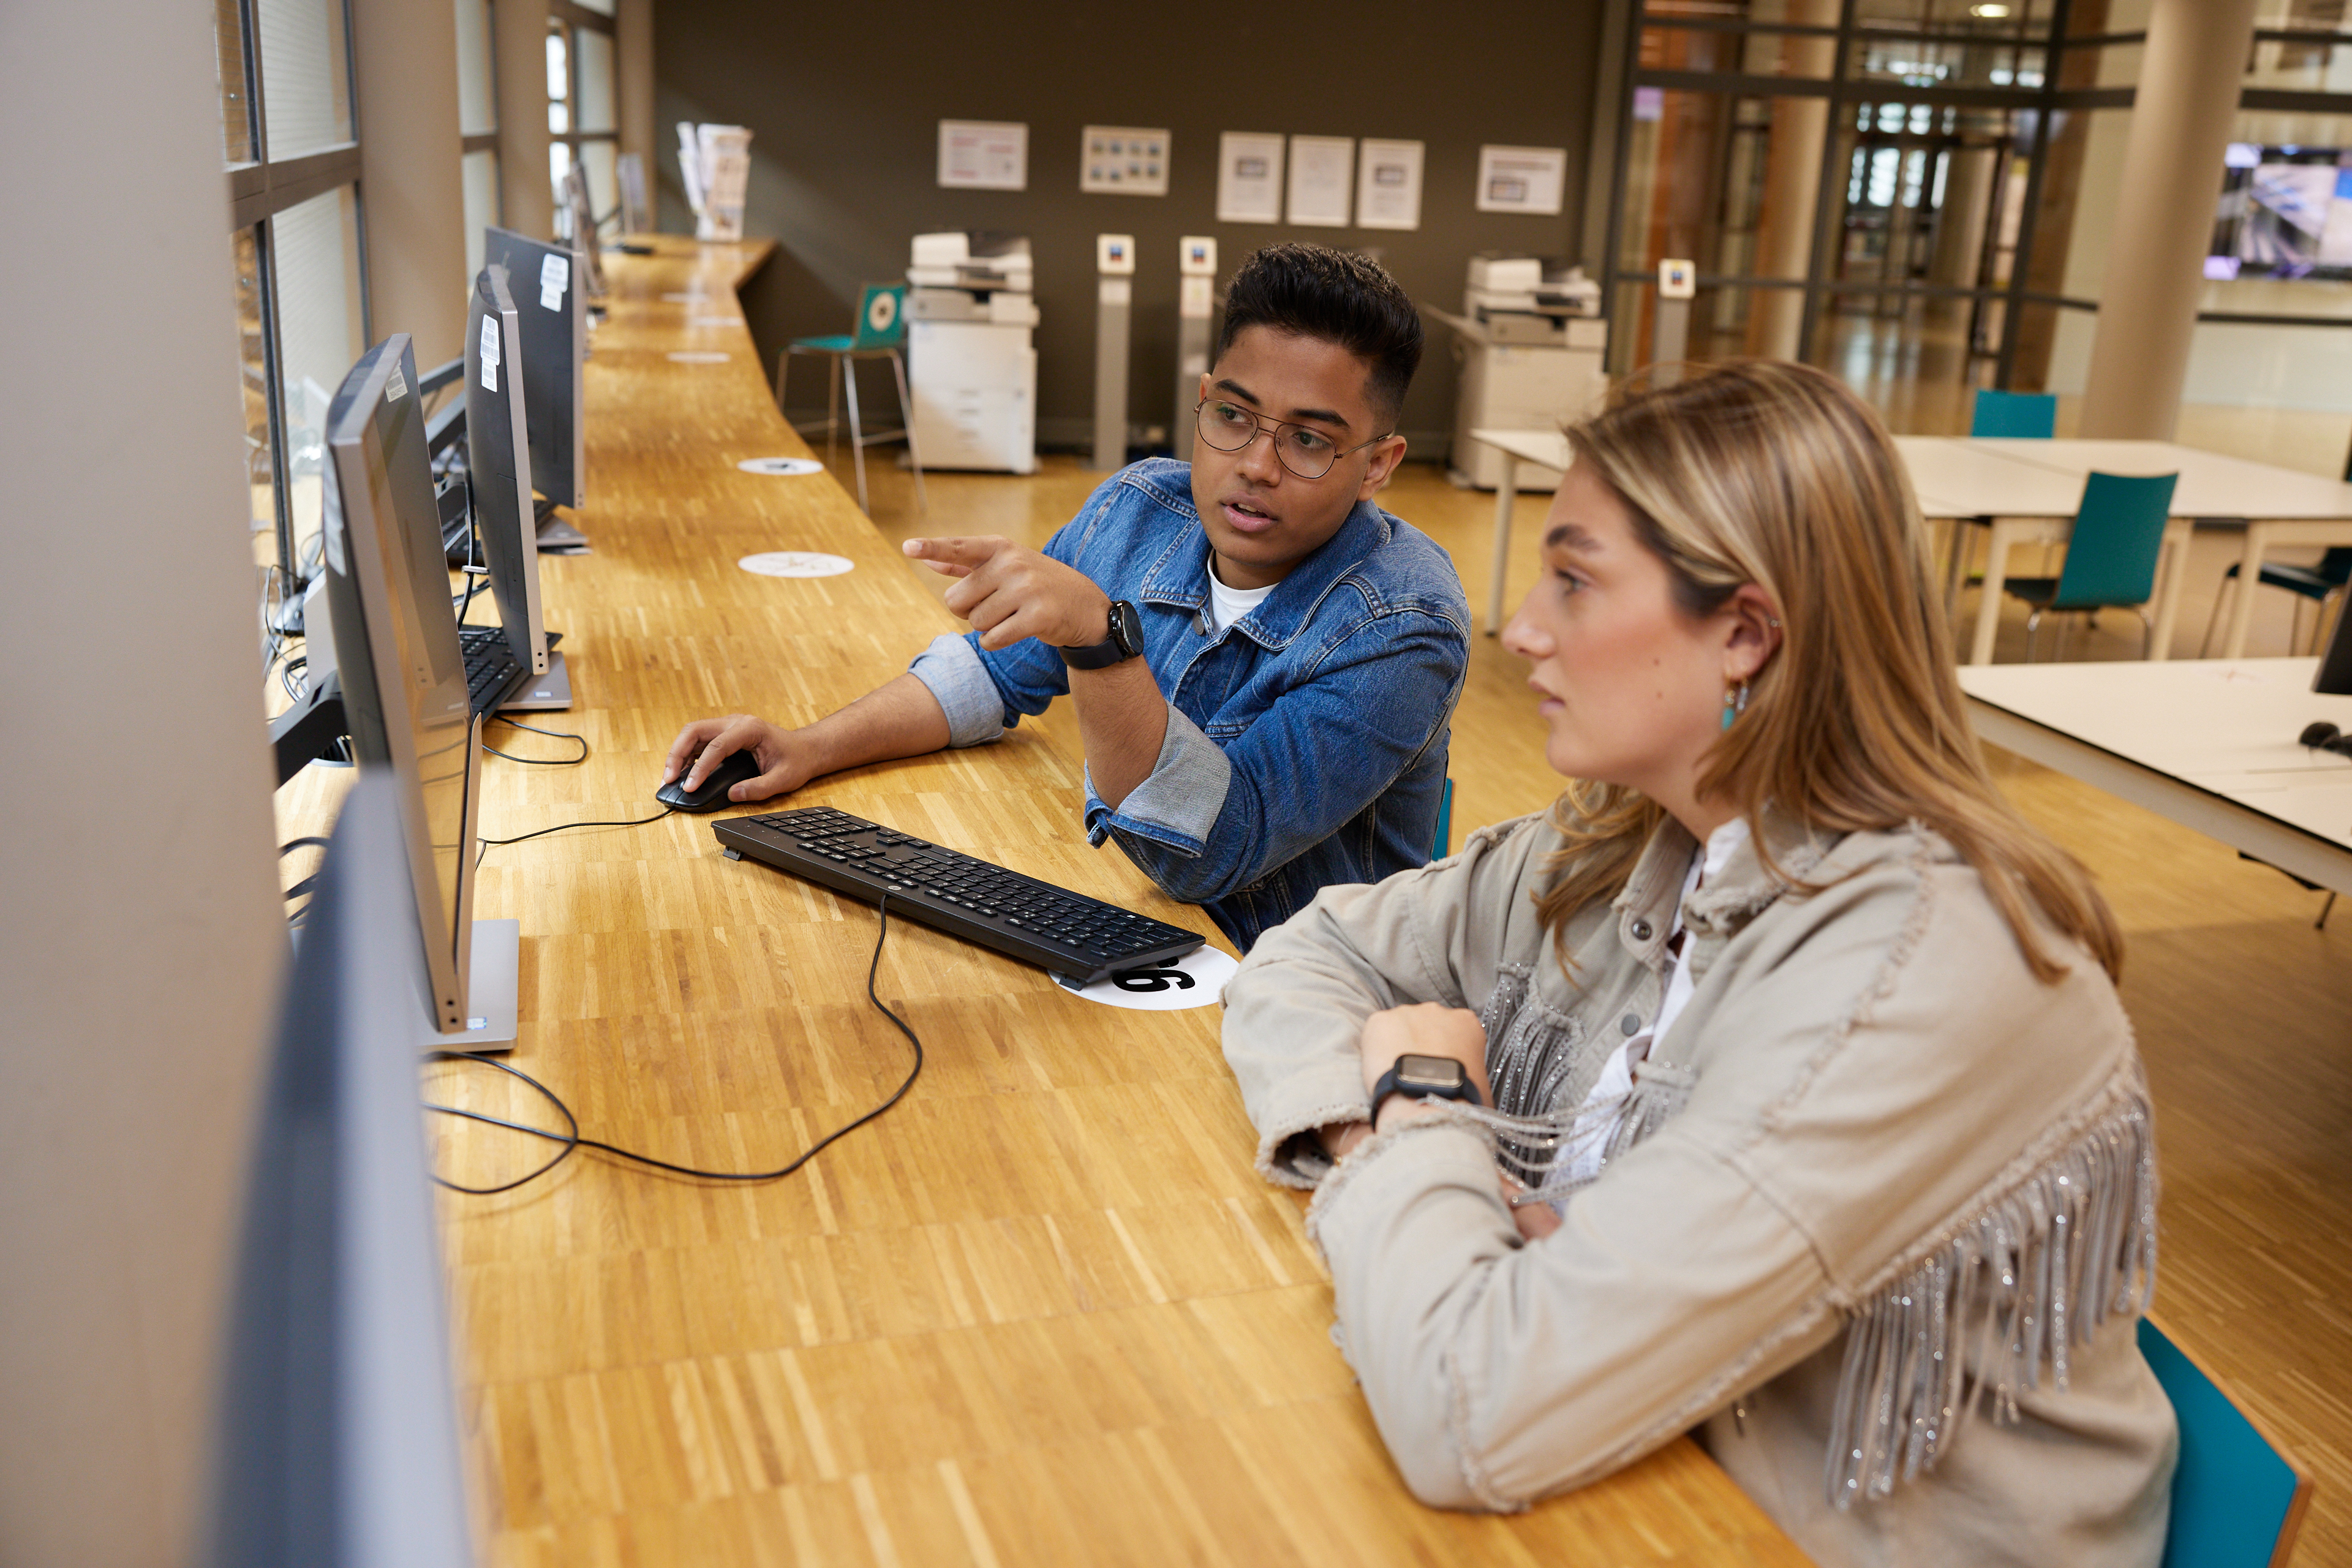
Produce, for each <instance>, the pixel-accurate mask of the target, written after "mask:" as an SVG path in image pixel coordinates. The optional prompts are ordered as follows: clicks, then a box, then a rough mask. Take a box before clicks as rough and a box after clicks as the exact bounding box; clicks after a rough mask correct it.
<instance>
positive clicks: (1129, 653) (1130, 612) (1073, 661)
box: [1059, 599, 1143, 669]
mask: <svg viewBox="0 0 2352 1568" xmlns="http://www.w3.org/2000/svg"><path fill="white" fill-rule="evenodd" d="M1059 651H1060V653H1061V655H1062V662H1063V663H1064V664H1066V665H1068V666H1069V667H1070V668H1072V669H1108V668H1110V667H1111V666H1112V665H1114V664H1121V663H1124V662H1126V661H1127V660H1128V659H1130V658H1135V657H1136V656H1137V655H1138V654H1140V653H1141V652H1142V651H1143V617H1142V616H1139V615H1137V614H1136V613H1135V606H1134V605H1130V604H1129V603H1128V602H1127V601H1126V600H1125V599H1113V600H1112V601H1111V602H1110V636H1108V637H1105V638H1103V640H1102V641H1100V642H1098V643H1096V644H1094V645H1093V646H1092V647H1066V648H1062V649H1060V650H1059Z"/></svg>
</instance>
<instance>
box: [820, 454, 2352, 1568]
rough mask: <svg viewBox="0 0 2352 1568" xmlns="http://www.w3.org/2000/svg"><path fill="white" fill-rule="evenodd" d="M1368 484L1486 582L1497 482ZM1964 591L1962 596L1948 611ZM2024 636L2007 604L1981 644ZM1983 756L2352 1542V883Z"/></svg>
mask: <svg viewBox="0 0 2352 1568" xmlns="http://www.w3.org/2000/svg"><path fill="white" fill-rule="evenodd" d="M2337 423H2339V424H2340V422H2337ZM2257 424H2258V426H2260V421H2259V418H2257ZM2214 425H2215V427H2216V428H2217V429H2221V430H2222V431H2224V432H2225V433H2226V432H2228V431H2230V430H2231V429H2233V428H2234V426H2231V424H2230V423H2229V422H2228V421H2227V420H2224V419H2221V418H2219V417H2218V416H2217V417H2216V419H2215V421H2214ZM2282 431H2284V434H2282ZM2183 434H2184V437H2189V435H2190V434H2191V433H2190V432H2189V431H2186V430H2184V432H2183ZM2258 434H2259V435H2260V438H2261V440H2262V441H2263V442H2267V443H2270V445H2267V446H2265V447H2264V451H2265V452H2266V453H2267V454H2269V455H2270V456H2271V458H2272V460H2278V461H2293V462H2294V463H2295V466H2298V467H2305V468H2312V469H2314V470H2315V471H2319V472H2326V471H2330V469H2329V464H2330V463H2331V462H2332V461H2333V460H2335V458H2334V457H2333V456H2331V454H2329V453H2328V452H2326V451H2323V450H2321V447H2323V446H2325V445H2326V444H2329V443H2333V442H2336V441H2339V440H2340V438H2341V431H2340V429H2335V428H2330V429H2329V430H2326V431H2320V430H2317V429H2316V428H2314V429H2313V430H2312V431H2310V432H2307V433H2300V434H2299V433H2298V432H2296V431H2294V430H2293V429H2290V428H2287V427H2284V426H2274V425H2273V426H2260V429H2259V430H2258ZM2216 444H2219V443H2218V442H2217V443H2216ZM2231 449H2237V448H2236V447H2231ZM2298 458H2299V459H2300V460H2297V459H2298ZM838 467H839V468H840V470H841V472H842V475H843V479H844V481H845V482H847V479H848V474H847V465H846V463H842V464H840V465H838ZM1100 478H1101V476H1100V475H1097V474H1090V473H1087V472H1086V471H1084V470H1082V469H1081V468H1078V466H1077V464H1076V460H1075V459H1071V458H1048V459H1047V460H1046V462H1045V468H1044V470H1043V471H1042V472H1041V473H1040V474H1038V475H1036V476H1035V477H1034V478H1030V479H1013V478H1010V477H1006V476H1003V475H962V474H932V475H929V500H930V511H929V517H928V518H922V517H918V516H917V515H915V510H914V495H913V489H912V484H911V481H910V480H909V479H908V477H907V476H906V475H904V474H902V473H900V472H898V471H897V470H895V469H892V468H890V467H889V466H888V462H887V458H882V457H880V456H879V455H877V457H876V460H875V461H874V462H873V463H872V464H871V465H870V466H869V469H868V479H869V483H870V484H871V485H872V487H873V500H874V507H873V510H874V515H875V521H876V522H877V525H878V526H879V527H880V528H881V529H882V531H884V532H885V533H886V534H887V535H889V536H891V537H892V538H906V537H910V536H913V535H915V534H919V533H932V532H937V533H950V532H992V533H1004V534H1008V535H1010V536H1013V537H1014V538H1019V539H1025V540H1029V541H1031V542H1043V541H1044V540H1045V537H1046V536H1047V535H1049V534H1050V533H1051V532H1052V531H1054V529H1055V528H1056V527H1058V526H1059V525H1060V524H1061V523H1062V522H1063V521H1066V520H1067V519H1068V518H1069V517H1070V515H1071V514H1072V513H1073V512H1074V511H1075V510H1076V508H1077V506H1078V503H1079V502H1080V501H1081V500H1083V499H1084V498H1085V496H1086V494H1087V491H1088V490H1089V489H1091V488H1092V486H1093V485H1094V484H1095V483H1096V482H1097V481H1098V480H1099V479H1100ZM1382 499H1383V501H1384V503H1385V504H1386V505H1388V506H1389V507H1390V508H1391V510H1394V511H1396V512H1397V513H1398V514H1399V515H1401V516H1402V517H1405V518H1407V519H1409V520H1411V521H1412V522H1414V523H1415V524H1417V525H1418V526H1420V527H1422V528H1423V529H1424V530H1425V531H1428V532H1429V533H1430V534H1431V535H1432V536H1433V537H1434V538H1435V539H1436V540H1437V541H1438V542H1440V543H1441V544H1443V545H1444V547H1445V548H1446V549H1447V550H1448V551H1450V552H1452V553H1453V556H1454V562H1455V564H1456V565H1457V566H1458V567H1459V568H1460V569H1461V571H1462V574H1463V578H1464V582H1465V585H1466V586H1467V587H1468V589H1469V592H1470V602H1471V603H1472V604H1473V605H1479V604H1483V603H1484V602H1485V599H1486V569H1485V564H1484V563H1486V560H1487V559H1488V542H1489V540H1490V539H1491V537H1492V536H1491V525H1492V520H1493V497H1492V495H1491V493H1485V492H1479V491H1465V490H1458V489H1454V488H1453V487H1452V486H1450V485H1448V484H1447V483H1446V482H1445V480H1444V477H1443V475H1442V474H1441V473H1440V472H1439V471H1438V470H1437V469H1436V468H1434V467H1433V466H1431V465H1426V464H1421V465H1413V464H1408V465H1407V466H1406V468H1404V469H1403V470H1402V471H1401V474H1400V477H1399V478H1398V479H1397V480H1396V481H1395V482H1394V483H1393V484H1392V485H1391V488H1390V490H1389V491H1388V493H1387V494H1386V495H1385V496H1384V497H1383V498H1382ZM1541 504H1542V503H1541V501H1540V500H1538V499H1537V498H1535V497H1532V496H1531V497H1529V498H1528V500H1527V502H1526V503H1525V504H1523V505H1522V507H1521V508H1520V510H1519V519H1520V522H1519V529H1520V540H1521V542H1520V544H1519V546H1518V548H1517V550H1515V552H1514V554H1513V558H1512V564H1511V575H1510V581H1509V584H1508V586H1509V590H1510V595H1511V599H1510V602H1511V603H1512V604H1514V605H1516V604H1517V597H1518V595H1521V594H1523V593H1524V592H1525V591H1526V589H1527V586H1528V584H1529V583H1530V582H1531V581H1532V579H1533V576H1534V573H1535V561H1534V557H1533V554H1532V552H1531V546H1530V544H1529V543H1528V541H1530V540H1531V539H1532V537H1533V533H1532V531H1533V528H1534V525H1535V521H1536V520H1537V518H1538V517H1539V516H1540V510H1541ZM2235 552H2236V538H2235V536H2234V535H2231V534H2229V533H2226V532H2211V533H2201V534H2200V538H2199V541H2198V543H2197V546H2196V548H2195V550H2194V552H2193V555H2192V560H2191V564H2190V568H2189V570H2190V576H2189V586H2188V590H2187V595H2188V596H2187V599H2186V601H2185V604H2184V606H2183V613H2182V616H2181V621H2180V632H2179V641H2178V644H2177V646H2176V649H2175V652H2176V655H2177V656H2178V657H2184V658H2187V657H2194V656H2195V654H2196V651H2197V640H2198V638H2199V637H2200V636H2201V635H2202V633H2203V630H2204V626H2205V621H2206V616H2207V614H2208V612H2209V610H2210V606H2211V604H2212V599H2213V594H2214V588H2215V585H2216V584H2218V583H2219V581H2220V578H2221V571H2222V569H2223V567H2224V566H2225V565H2226V564H2227V563H2229V562H2230V561H2231V560H2233V559H2234V558H2235ZM925 575H926V576H927V577H928V575H929V574H925ZM943 585H944V584H943V580H942V581H941V583H940V586H942V587H943ZM2289 604H2290V601H2289V598H2288V595H2284V594H2278V593H2269V594H2265V595H2263V599H2262V602H2261V604H2260V605H2259V614H2258V617H2257V619H2256V621H2255V623H2254V634H2253V639H2252V642H2251V644H2250V645H2249V647H2248V652H2249V654H2250V655H2251V656H2253V657H2261V656H2263V655H2265V654H2284V653H2286V652H2287V651H2289V650H2288V637H2289V635H2290V616H2289ZM1973 613H1974V598H1973V596H1972V595H1971V596H1969V597H1968V598H1966V599H1964V600H1963V602H1962V605H1961V614H1962V615H1963V616H1971V615H1973ZM1481 629H1482V631H1483V629H1484V628H1483V627H1482V628H1481ZM2046 635H2047V634H2046V633H2045V636H2046ZM2138 647H2139V623H2138V621H2137V619H2135V618H2133V617H2131V616H2121V617H2117V616H2108V617H2107V618H2106V621H2105V624H2104V625H2103V626H2101V627H2100V628H2099V629H2098V630H2096V631H2095V632H2092V633H2089V634H2087V635H2084V634H2083V633H2081V632H2079V631H2078V632H2077V633H2076V634H2075V637H2074V640H2073V642H2072V643H2071V644H2070V646H2069V657H2074V658H2081V657H2089V658H2128V657H2135V656H2137V652H2138ZM2023 648H2024V620H2023V613H2022V611H2021V609H2020V608H2018V607H2017V606H2014V605H2012V606H2011V609H2010V611H2009V613H2008V614H2007V615H2006V616H2005V617H2004V620H2003V622H2002V627H2001V637H2000V644H1999V645H1998V650H1997V654H1996V658H1999V659H2001V660H2010V659H2015V658H2020V657H2021V656H2022V653H2023ZM2045 648H2046V644H2045ZM2044 657H2047V654H2046V652H2045V654H2044ZM1523 677H1524V668H1523V666H1522V665H1521V664H1520V662H1519V661H1518V660H1517V659H1516V658H1513V657H1511V656H1510V655H1509V654H1507V653H1506V652H1504V651H1503V649H1502V648H1501V647H1499V645H1498V643H1497V641H1496V639H1493V638H1489V637H1483V636H1482V637H1479V638H1478V639H1477V645H1476V647H1475V652H1474V654H1473V658H1472V669H1471V676H1470V680H1469V682H1468V685H1467V687H1466V688H1465V692H1464V695H1463V700H1462V705H1461V707H1460V709H1459V710H1457V712H1456V715H1455V719H1454V742H1453V748H1454V754H1453V773H1454V779H1455V781H1456V782H1455V790H1456V808H1455V816H1454V823H1455V827H1454V836H1455V842H1457V843H1458V842H1460V838H1461V836H1462V834H1464V833H1465V832H1466V831H1467V830H1468V829H1470V828H1471V827H1474V826H1478V825H1480V824H1482V823H1486V822H1492V821H1496V820H1500V819H1502V818H1505V817H1509V816H1517V815H1520V814H1522V813H1525V812H1529V811H1536V810H1539V809H1541V808H1542V807H1543V806H1544V805H1545V804H1546V803H1547V802H1548V801H1549V799H1550V798H1551V796H1552V795H1553V794H1554V793H1555V791H1556V787H1557V784H1558V780H1557V777H1556V775H1554V774H1553V773H1551V772H1550V771H1549V768H1547V767H1546V766H1545V764H1544V761H1543V752H1542V731H1541V729H1540V728H1539V726H1538V723H1537V721H1536V720H1535V717H1534V714H1533V711H1532V703H1531V700H1530V698H1529V695H1528V691H1527V690H1526V688H1525V686H1524V685H1523V684H1522V681H1523ZM1045 722H1046V724H1047V725H1048V726H1049V728H1051V727H1055V726H1057V725H1069V726H1070V729H1069V731H1068V732H1067V733H1066V734H1065V735H1064V737H1063V738H1064V740H1065V742H1066V744H1067V745H1068V746H1069V747H1071V748H1072V749H1073V751H1074V752H1075V750H1076V743H1077V739H1076V733H1075V724H1074V722H1073V721H1071V720H1069V718H1068V717H1067V715H1065V714H1057V713H1049V714H1048V715H1047V717H1046V720H1045ZM1057 732H1059V731H1057ZM1993 761H1994V763H1995V764H1996V768H1997V771H1998V772H1999V773H2000V777H2001V779H2002V781H2003V783H2004V784H2005V785H2006V787H2007V788H2008V789H2009V790H2010V791H2011V795H2012V796H2013V798H2015V799H2016V801H2017V802H2018V804H2019V805H2020V806H2021V808H2022V809H2023V810H2024V811H2026V813H2027V814H2028V815H2029V816H2032V819H2033V820H2034V821H2035V822H2037V823H2039V824H2040V825H2041V826H2042V827H2043V828H2044V829H2046V830H2047V831H2049V832H2050V833H2051V834H2053V836H2055V837H2057V838H2058V840H2059V841H2060V842H2061V843H2063V844H2064V845H2065V846H2066V847H2068V848H2070V849H2072V850H2073V851H2074V853H2075V854H2076V855H2078V856H2080V857H2082V858H2083V859H2084V861H2085V862H2087V863H2088V864H2089V865H2090V866H2091V868H2093V870H2095V872H2096V873H2097V874H2098V876H2099V878H2100V879H2101V881H2102V883H2103V885H2104V886H2105V889H2106V892H2107V896H2108V897H2109V898H2110V899H2111V900H2113V901H2114V904H2115V907H2116V913H2117V915H2118V917H2119V918H2120V920H2121V921H2122V922H2123V924H2124V926H2125V928H2126V931H2128V933H2129V938H2130V950H2129V957H2128V960H2127V968H2126V973H2125V977H2124V986H2123V991H2124V999H2125V1002H2126V1005H2128V1007H2129V1009H2130V1011H2131V1015H2132V1017H2133V1020H2134V1022H2135V1024H2136V1026H2137V1029H2138V1031H2139V1039H2140V1047H2141V1050H2142V1052H2143V1054H2144V1055H2145V1056H2146V1058H2147V1065H2148V1071H2149V1075H2150V1077H2151V1079H2153V1082H2154V1088H2155V1093H2156V1100H2157V1107H2158V1118H2159V1125H2160V1128H2161V1138H2162V1145H2161V1146H2162V1152H2163V1156H2162V1157H2163V1162H2164V1177H2165V1197H2164V1207H2163V1215H2162V1225H2163V1249H2164V1250H2163V1260H2162V1273H2161V1276H2160V1284H2159V1288H2158V1313H2159V1314H2160V1315H2161V1316H2162V1317H2163V1318H2164V1319H2165V1320H2166V1321H2167V1322H2168V1326H2169V1327H2170V1328H2171V1329H2172V1330H2173V1331H2174V1332H2175V1334H2176V1335H2177V1336H2178V1337H2179V1339H2180V1340H2181V1341H2182V1342H2184V1343H2185V1344H2186V1345H2187V1347H2188V1348H2189V1350H2190V1351H2191V1352H2193V1353H2195V1354H2196V1355H2197V1356H2199V1357H2200V1359H2201V1360H2202V1361H2203V1362H2204V1363H2205V1364H2206V1365H2208V1366H2209V1367H2210V1368H2211V1369H2212V1370H2213V1371H2215V1372H2216V1373H2220V1374H2221V1376H2222V1377H2223V1378H2224V1379H2225V1380H2226V1381H2227V1382H2228V1383H2229V1384H2230V1385H2231V1388H2232V1389H2233V1390H2234V1391H2235V1392H2236V1393H2237V1394H2238V1395H2239V1396H2240V1397H2241V1398H2242V1401H2243V1402H2244V1403H2245V1404H2246V1405H2247V1406H2248V1407H2249V1408H2250V1409H2252V1411H2253V1412H2254V1413H2255V1415H2257V1417H2258V1418H2259V1419H2261V1420H2262V1421H2263V1422H2264V1423H2265V1424H2266V1425H2267V1426H2269V1428H2270V1430H2271V1431H2272V1432H2273V1435H2274V1436H2276V1437H2277V1438H2278V1439H2279V1440H2280V1441H2281V1442H2282V1443H2284V1444H2285V1445H2286V1446H2287V1447H2289V1448H2290V1449H2291V1450H2292V1452H2293V1453H2294V1457H2295V1458H2296V1459H2297V1460H2298V1461H2299V1462H2301V1463H2302V1464H2303V1465H2304V1467H2305V1468H2306V1469H2307V1470H2309V1471H2310V1472H2311V1473H2312V1474H2313V1475H2315V1477H2316V1478H2317V1480H2318V1492H2317V1496H2316V1500H2315V1502H2314V1504H2313V1507H2312V1510H2311V1513H2310V1515H2309V1516H2308V1519H2307V1521H2306V1523H2305V1528H2304V1532H2303V1537H2302V1544H2301V1547H2300V1549H2299V1551H2298V1552H2297V1553H2296V1558H2295V1561H2296V1562H2297V1563H2304V1564H2317V1563H2352V1249H2347V1247H2346V1245H2345V1242H2344V1238H2345V1237H2347V1236H2352V902H2347V907H2345V908H2343V909H2340V910H2337V911H2336V918H2335V919H2334V920H2333V921H2331V922H2330V929H2329V930H2327V931H2324V932H2323V931H2315V930H2314V929H2313V921H2314V919H2315V916H2316V915H2317V913H2318V910H2319V907H2320V902H2321V896H2320V895H2317V894H2313V893H2309V892H2305V890H2304V889H2301V888H2299V887H2297V886H2295V885H2294V883H2292V882H2290V881H2288V880H2287V879H2285V878H2284V877H2282V876H2280V875H2279V874H2278V873H2276V872H2274V871H2271V870H2269V869H2266V868H2263V867H2260V866H2256V865H2252V864H2251V863H2247V862H2242V861H2241V860H2239V859H2238V858H2237V857H2236V855H2235V854H2234V853H2233V852H2232V851H2231V850H2228V849H2225V848H2223V847H2221V846H2220V845H2219V844H2216V843H2214V842H2213V841H2212V840H2210V839H2208V838H2205V837H2201V836H2200V835H2198V834H2195V833H2192V832H2189V830H2187V829H2185V828H2182V827H2179V826H2175V825H2173V824H2172V823H2170V822H2168V821H2166V820H2165V819H2164V818H2162V817H2159V816H2154V815H2151V814H2149V813H2147V812H2145V811H2142V810H2139V809H2138V808H2137V807H2134V806H2130V805H2125V804H2123V803H2122V802H2120V801H2117V800H2116V799H2115V798H2114V797H2112V796H2110V795H2105V794H2102V793H2101V792H2099V791H2097V790H2095V789H2092V788H2090V787H2089V786H2087V785H2084V784H2077V783H2075V782H2074V781H2073V780H2071V779H2068V778H2065V777H2063V775H2060V774H2057V773H2050V772H2048V771H2046V770H2044V769H2042V768H2039V767H2036V766H2034V765H2032V764H2031V763H2025V762H2022V761H2021V760H2019V759H2016V758H2013V757H2010V756H2008V755H2007V754H2006V753H1995V754H1994V757H1993Z"/></svg>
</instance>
